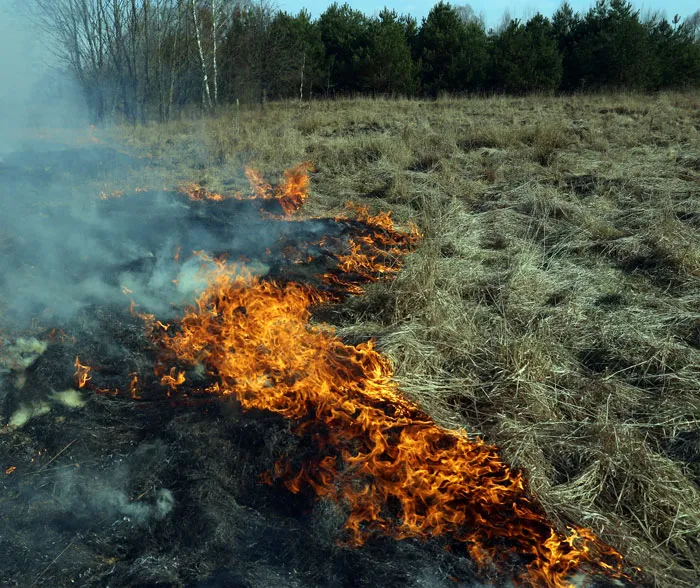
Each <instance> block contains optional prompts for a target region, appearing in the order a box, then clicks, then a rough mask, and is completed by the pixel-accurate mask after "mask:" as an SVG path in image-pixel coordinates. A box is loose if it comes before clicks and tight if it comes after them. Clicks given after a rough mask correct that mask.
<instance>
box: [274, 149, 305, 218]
mask: <svg viewBox="0 0 700 588" xmlns="http://www.w3.org/2000/svg"><path fill="white" fill-rule="evenodd" d="M312 170H313V166H312V165H311V162H310V161H309V162H305V163H302V164H299V165H297V166H296V167H293V168H291V169H288V170H286V171H285V172H284V177H283V178H282V183H281V184H280V185H279V186H278V187H277V192H276V194H275V197H276V198H277V199H278V200H279V203H280V205H281V206H282V210H284V213H285V214H286V215H287V216H290V215H291V214H293V213H294V212H295V211H297V210H298V209H299V208H300V207H301V205H302V204H304V202H306V200H307V199H308V197H309V174H308V172H309V171H312Z"/></svg>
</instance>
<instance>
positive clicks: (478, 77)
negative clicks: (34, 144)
mask: <svg viewBox="0 0 700 588" xmlns="http://www.w3.org/2000/svg"><path fill="white" fill-rule="evenodd" d="M32 7H33V13H32V14H33V17H34V19H35V21H36V22H37V23H39V24H40V25H41V26H42V27H43V29H44V30H45V31H47V32H49V33H50V35H51V37H52V46H53V48H54V50H55V51H56V53H57V55H58V56H59V57H60V58H61V60H62V61H63V62H64V64H65V65H66V66H67V67H68V69H69V70H70V72H71V73H72V74H73V75H74V76H75V78H76V79H77V81H78V83H79V85H80V88H81V89H82V91H83V94H84V96H85V99H86V102H87V104H88V106H89V108H90V111H91V115H92V118H93V119H94V120H95V121H101V120H104V119H107V118H112V117H115V116H117V117H123V118H125V119H126V120H128V121H130V122H137V121H142V122H145V121H147V120H150V119H159V120H168V119H169V118H170V117H171V116H172V115H173V113H175V112H178V111H179V110H180V109H182V107H184V106H188V105H197V106H198V107H200V108H201V109H204V110H207V109H210V108H213V107H216V106H217V105H221V104H230V103H235V102H237V101H242V102H260V103H264V102H265V101H267V100H271V99H279V98H287V99H288V98H296V99H298V100H301V101H304V100H310V99H313V98H317V97H336V96H343V95H354V94H372V95H388V96H400V95H401V96H436V95H438V94H440V93H444V92H448V93H495V92H499V93H508V94H526V93H530V92H575V91H582V90H583V91H595V90H600V89H630V90H642V91H654V90H659V89H665V88H681V87H698V86H700V10H699V11H697V12H695V13H694V14H693V15H692V16H690V17H688V18H686V19H685V20H682V19H681V18H680V17H678V16H676V17H674V18H673V19H671V20H668V19H667V18H666V17H664V16H662V15H660V14H658V13H654V14H649V15H647V16H642V15H641V14H640V11H638V10H635V9H634V8H633V7H632V5H631V3H630V2H628V1H627V0H597V1H596V3H595V5H594V6H592V7H591V8H590V9H589V10H588V11H587V12H586V13H585V14H581V13H578V12H574V11H573V9H572V8H571V6H570V5H569V4H568V3H566V2H565V3H564V4H562V5H561V6H560V7H559V9H558V10H557V11H556V12H555V13H554V15H552V17H551V18H548V17H546V16H543V15H541V14H536V15H535V16H533V17H532V18H530V19H528V20H527V21H521V20H518V19H511V18H509V17H508V16H507V15H506V16H504V18H503V21H502V23H501V24H500V25H499V26H498V27H496V28H493V29H488V30H487V28H486V26H485V23H484V20H483V18H481V17H479V16H478V15H476V14H475V13H474V11H473V10H472V9H471V8H470V7H469V6H468V5H467V6H453V5H451V4H449V3H446V2H442V1H440V2H438V3H437V4H435V5H434V6H433V8H432V9H431V10H430V13H429V14H428V16H427V17H426V18H424V19H423V20H422V22H421V23H420V24H419V23H418V22H417V20H416V19H415V18H413V17H412V16H410V15H399V14H397V13H396V12H395V11H393V10H389V9H386V8H385V9H384V10H382V11H381V12H379V14H378V15H375V16H367V15H365V14H363V13H362V12H360V11H358V10H354V9H352V8H351V7H350V6H349V5H348V4H342V5H340V4H337V3H335V4H332V5H331V6H329V7H328V8H327V9H326V11H325V12H324V13H323V14H321V15H320V16H319V17H318V18H316V19H313V18H312V17H311V15H310V14H309V12H308V11H306V10H302V11H300V12H299V13H298V14H296V15H293V14H289V13H287V12H283V11H279V10H276V9H275V7H274V6H273V5H272V4H271V3H270V2H269V0H33V3H32Z"/></svg>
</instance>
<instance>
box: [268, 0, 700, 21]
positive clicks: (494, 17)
mask: <svg viewBox="0 0 700 588" xmlns="http://www.w3.org/2000/svg"><path fill="white" fill-rule="evenodd" d="M343 1H344V0H339V4H342V3H343ZM331 3H332V2H330V1H329V0H304V1H299V0H277V5H278V7H279V8H280V9H281V10H285V11H287V12H291V13H292V14H296V13H297V12H299V10H301V9H302V8H306V9H307V10H308V11H309V12H311V15H312V16H314V17H318V16H319V15H320V14H321V13H322V12H323V11H324V10H325V9H326V8H327V7H328V5H329V4H331ZM435 3H436V2H434V1H433V0H379V3H377V2H372V1H371V0H348V4H349V5H350V6H351V7H352V8H354V9H356V10H360V11H362V12H364V13H365V14H367V15H372V14H374V13H375V12H378V11H379V10H381V9H382V8H383V7H384V6H388V7H389V8H393V9H394V10H396V12H398V13H402V14H405V13H408V14H411V15H412V16H415V17H416V18H417V19H418V22H419V23H420V20H421V18H423V17H425V16H427V14H428V12H429V11H430V9H431V7H432V6H433V5H434V4H435ZM452 4H454V5H462V4H470V5H471V7H472V8H473V9H474V11H475V12H476V13H477V14H481V13H483V15H484V16H485V18H486V25H487V27H491V26H496V25H497V24H498V23H499V22H500V20H501V17H502V15H503V13H504V12H505V10H506V9H508V11H509V12H510V14H511V16H512V17H513V18H520V19H526V18H528V17H529V16H531V15H533V14H536V13H537V12H540V13H541V14H543V15H544V16H552V14H554V12H555V11H556V9H557V8H558V7H559V5H560V4H561V1H560V0H540V1H539V2H533V1H532V0H489V1H488V2H487V1H484V0H481V1H478V0H474V1H473V2H461V1H455V2H452ZM569 4H571V6H572V7H573V8H574V10H576V11H578V12H581V13H585V12H587V11H588V9H589V8H590V7H591V6H592V5H593V4H594V0H570V1H569ZM632 5H633V6H634V7H635V8H637V9H641V11H642V14H644V13H645V12H646V11H647V10H651V11H663V12H665V14H666V16H667V17H668V18H669V19H671V18H673V15H674V14H679V15H681V17H683V18H685V17H687V16H690V15H691V14H692V13H693V12H695V11H696V10H698V9H700V0H673V1H672V2H664V0H645V1H644V2H637V1H633V2H632Z"/></svg>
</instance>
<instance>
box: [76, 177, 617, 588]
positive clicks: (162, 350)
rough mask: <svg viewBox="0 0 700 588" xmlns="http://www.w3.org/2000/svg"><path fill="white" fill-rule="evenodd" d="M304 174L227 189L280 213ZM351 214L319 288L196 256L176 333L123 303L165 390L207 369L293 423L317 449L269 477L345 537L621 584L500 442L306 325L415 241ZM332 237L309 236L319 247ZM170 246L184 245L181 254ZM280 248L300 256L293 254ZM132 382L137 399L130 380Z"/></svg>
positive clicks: (526, 575)
mask: <svg viewBox="0 0 700 588" xmlns="http://www.w3.org/2000/svg"><path fill="white" fill-rule="evenodd" d="M309 169H310V166H309V164H302V165H301V166H298V167H296V168H294V169H292V170H289V171H288V172H286V173H285V174H284V178H283V181H282V182H281V184H280V185H279V186H278V187H277V188H273V187H272V186H271V185H270V184H268V183H267V182H266V181H265V180H264V179H263V178H262V176H261V175H260V174H259V172H257V171H256V170H254V169H252V168H247V169H246V175H247V176H248V179H249V181H250V185H251V192H252V194H251V195H250V196H247V197H243V196H240V195H234V196H230V197H232V198H241V199H243V198H247V199H263V200H269V199H272V198H275V199H277V200H278V201H279V203H280V205H281V207H282V209H283V211H284V213H285V214H286V215H290V214H292V213H293V212H294V211H295V210H297V209H298V208H299V206H301V204H303V202H304V201H305V200H306V198H307V197H308V183H309V182H308V170H309ZM181 190H183V188H181ZM185 193H186V194H188V195H189V196H190V198H192V199H193V200H204V199H209V200H221V199H223V198H225V197H224V196H222V195H219V194H216V193H211V192H207V191H206V190H205V189H204V188H201V187H198V186H196V185H189V187H188V188H187V189H186V191H185ZM348 212H349V213H352V214H353V216H354V217H355V219H356V220H355V221H349V220H347V218H346V217H341V218H340V219H339V220H343V221H344V222H347V223H356V227H355V228H356V229H357V231H356V233H357V234H356V235H355V236H354V237H353V238H351V239H349V240H347V241H346V242H342V243H340V242H339V241H337V242H336V243H335V245H338V244H340V246H343V247H345V249H344V253H341V254H337V253H333V255H335V260H336V262H337V266H336V268H335V269H334V270H332V271H329V272H327V273H325V274H324V275H323V276H321V279H322V283H321V285H319V287H318V288H315V287H312V286H309V285H305V284H300V283H296V282H276V281H272V280H262V279H260V278H258V277H254V276H252V275H251V274H250V273H248V272H246V271H245V268H241V267H239V266H235V265H228V264H227V263H226V262H225V261H223V260H222V259H218V260H216V259H214V260H212V259H210V258H208V257H206V254H205V253H204V252H194V254H195V255H201V256H202V258H203V259H204V260H205V261H209V262H212V263H209V264H208V265H209V267H211V266H213V268H214V269H213V270H211V273H210V275H209V281H208V283H209V285H208V287H207V289H206V290H205V291H204V292H203V293H202V294H201V295H200V297H199V298H198V299H197V301H196V302H195V304H194V305H193V306H192V307H190V308H188V309H187V310H186V312H185V315H184V316H183V318H182V319H181V320H179V321H178V322H177V323H176V324H174V325H173V327H172V328H170V326H171V325H165V324H163V323H160V322H159V321H156V320H155V317H154V316H153V315H149V314H139V313H137V312H136V310H135V305H134V304H133V303H132V307H131V312H132V313H133V314H135V315H136V316H139V317H141V318H142V319H143V320H144V321H145V322H146V324H147V327H148V331H149V333H150V334H151V336H152V337H153V339H154V341H155V343H156V346H157V348H158V351H159V354H160V355H159V359H158V361H157V362H156V366H155V371H156V376H157V377H158V378H159V379H160V383H161V384H162V385H163V386H165V387H167V388H168V395H171V394H174V393H175V392H176V391H178V390H182V389H183V388H184V385H185V383H187V387H188V390H192V389H194V388H193V385H192V380H191V379H188V377H187V371H188V370H193V371H197V372H198V371H199V370H200V369H202V368H203V369H204V370H205V371H206V372H207V374H208V375H209V377H210V378H211V379H210V382H211V383H210V384H208V385H206V387H204V388H203V389H201V390H199V392H201V393H211V394H218V395H222V396H228V395H232V396H235V397H236V398H237V400H238V401H239V402H240V404H241V406H242V407H243V409H244V410H249V409H258V410H266V411H270V412H273V413H276V414H278V415H281V416H283V417H285V418H287V419H290V420H291V421H293V422H294V427H295V431H296V433H297V434H299V435H305V436H307V437H308V438H309V439H310V440H311V441H312V442H313V443H315V446H316V450H317V451H316V457H315V458H314V459H312V460H309V461H306V462H304V463H302V464H301V465H300V466H298V467H293V466H292V465H291V464H287V463H283V462H278V463H277V464H276V466H275V470H274V473H273V474H271V475H268V481H270V482H273V481H274V480H275V479H277V480H279V481H281V483H282V484H284V486H285V487H286V488H287V489H288V490H289V491H291V492H294V493H297V492H300V491H302V490H303V489H305V488H309V489H312V490H313V491H314V492H315V493H316V494H317V495H318V496H321V497H326V498H328V499H330V500H334V501H336V502H337V503H338V504H340V505H342V506H343V507H344V508H345V509H346V511H347V520H346V522H345V529H346V531H347V543H348V544H349V545H352V546H360V545H362V544H364V543H365V542H366V541H367V540H368V539H369V538H370V537H371V536H372V535H374V534H378V533H379V534H385V535H389V536H391V537H394V538H396V539H406V538H414V539H427V538H429V537H434V536H445V537H448V538H451V539H452V540H453V547H460V548H462V549H464V550H465V551H466V552H467V553H468V554H469V555H470V557H471V558H472V559H473V560H475V561H477V562H479V563H483V564H486V563H490V562H496V563H499V564H502V566H501V569H510V568H511V567H512V566H514V565H515V566H520V568H519V569H520V570H521V573H520V575H519V577H518V578H517V581H518V582H525V583H528V584H531V585H535V586H547V587H552V588H554V587H556V588H568V587H569V586H572V584H571V583H570V582H569V578H570V577H571V576H572V574H573V573H574V572H576V571H578V570H581V569H582V568H585V569H587V570H589V571H592V572H593V573H596V574H605V575H608V576H617V577H623V576H624V574H623V562H622V558H621V556H620V555H619V554H618V553H617V552H616V551H615V550H614V549H612V548H610V547H609V546H607V545H605V544H604V543H602V542H601V541H600V540H599V539H598V538H597V537H596V536H595V535H594V534H593V533H592V532H591V531H590V530H588V529H584V528H578V527H576V528H574V527H571V528H569V529H568V530H567V531H566V532H564V531H562V530H560V529H557V528H556V527H555V526H554V525H553V524H552V523H550V522H549V520H548V519H547V517H546V515H545V513H544V511H543V509H542V508H541V507H540V506H539V505H538V504H537V502H536V501H535V500H534V499H533V497H532V495H531V494H530V493H529V491H528V489H527V485H526V482H525V479H524V477H523V474H522V473H521V472H519V471H516V470H512V469H511V468H509V467H508V466H507V465H506V464H505V463H503V461H502V459H501V457H500V455H499V453H498V451H497V449H496V447H494V446H492V445H489V444H487V443H486V442H485V441H483V440H482V439H480V438H471V437H470V436H469V435H467V433H466V432H465V431H454V430H448V429H444V428H442V427H440V426H438V425H437V424H436V423H435V422H434V421H433V420H432V419H431V418H430V417H429V416H428V415H427V414H426V413H424V412H423V411H422V410H421V409H420V407H419V406H417V405H416V404H415V403H413V402H412V401H410V400H409V399H407V398H406V397H405V396H404V395H403V394H402V393H401V391H400V390H399V388H398V385H397V383H396V382H395V380H394V372H393V368H392V365H391V363H390V361H389V360H388V359H387V358H386V357H385V356H383V355H382V354H381V353H380V352H379V351H378V349H377V347H376V344H375V342H374V341H371V340H370V341H367V342H365V343H360V344H358V345H348V344H346V343H344V342H343V341H342V340H341V339H340V338H339V337H338V336H337V334H336V333H335V331H334V329H333V328H332V327H330V326H328V325H319V324H314V323H312V321H311V308H312V307H313V306H315V305H318V304H321V303H327V302H331V301H337V300H338V299H339V298H341V297H342V296H344V295H346V294H348V293H349V294H359V293H361V292H362V287H361V285H360V283H365V282H368V281H376V280H378V279H380V278H386V277H390V276H392V275H395V274H396V273H397V272H398V270H399V268H400V264H401V259H402V257H403V256H404V255H405V254H406V253H407V252H408V251H410V250H411V248H412V247H413V246H414V245H415V243H416V242H417V241H418V239H419V238H420V236H421V235H420V233H419V231H418V229H417V228H416V227H415V226H411V227H409V229H408V230H407V231H404V232H402V231H398V230H397V229H396V227H395V225H394V222H393V220H392V218H391V215H390V213H380V214H377V215H374V216H373V215H371V214H370V213H369V211H368V209H367V208H364V207H358V206H354V205H351V206H350V207H349V208H348ZM353 226H355V225H353ZM330 240H331V238H330V237H329V238H326V237H324V238H322V239H321V240H320V241H319V242H318V243H315V244H313V245H315V246H318V247H321V248H325V247H327V246H329V245H330V243H329V241H330ZM302 249H303V248H302ZM325 253H326V251H325V250H324V255H325ZM178 255H179V249H178V250H177V251H176V253H175V259H176V260H177V259H178ZM290 256H292V258H293V260H296V259H299V260H304V259H306V260H307V262H308V261H309V259H310V255H309V254H308V252H305V251H300V250H296V249H295V250H294V251H292V252H290ZM324 288H325V289H324ZM75 367H76V372H75V377H76V380H77V381H78V385H79V387H81V388H82V387H83V386H85V385H86V383H87V382H88V380H89V379H90V376H89V371H90V368H89V367H87V366H84V365H82V364H80V362H79V358H78V357H76V360H75ZM131 376H132V379H131V384H130V390H131V393H132V396H134V397H136V396H137V394H138V376H137V375H136V374H135V373H133V374H131ZM195 380H196V378H195Z"/></svg>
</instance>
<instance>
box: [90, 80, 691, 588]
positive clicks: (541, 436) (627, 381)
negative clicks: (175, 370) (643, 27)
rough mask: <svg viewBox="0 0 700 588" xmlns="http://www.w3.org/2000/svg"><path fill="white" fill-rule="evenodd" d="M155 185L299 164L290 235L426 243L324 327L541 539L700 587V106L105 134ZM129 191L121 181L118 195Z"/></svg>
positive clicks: (636, 105) (603, 102)
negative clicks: (467, 441)
mask: <svg viewBox="0 0 700 588" xmlns="http://www.w3.org/2000/svg"><path fill="white" fill-rule="evenodd" d="M101 136H102V138H103V139H105V140H118V141H119V142H121V143H122V144H123V145H125V146H126V148H127V149H128V150H129V151H130V152H131V151H133V152H135V153H138V154H141V155H147V154H148V156H149V157H150V158H151V161H152V162H153V164H152V168H153V169H152V171H151V173H152V177H151V178H150V179H149V181H150V182H152V183H153V184H155V185H156V186H157V185H158V184H161V183H162V184H165V185H168V186H174V185H177V183H178V182H179V181H196V182H199V183H201V184H203V185H205V186H206V187H207V188H208V189H210V190H216V191H223V192H227V191H231V190H233V189H235V188H236V187H238V186H239V185H245V178H244V176H243V174H242V173H241V170H242V166H243V164H247V163H251V162H252V163H253V164H255V165H256V166H257V167H259V168H260V169H261V170H262V171H263V172H264V173H265V175H266V176H267V177H268V178H269V179H271V180H276V179H277V178H278V177H279V175H280V174H281V172H282V170H283V169H285V168H287V167H290V166H292V165H294V164H296V163H299V162H301V161H305V160H311V161H312V162H313V165H314V166H315V169H316V171H315V173H314V174H313V176H312V196H311V198H310V200H309V202H308V203H307V204H306V205H305V206H304V208H303V209H302V214H311V215H313V214H329V213H331V214H332V213H333V212H335V211H339V210H340V209H342V207H343V205H344V203H345V202H347V201H354V202H359V203H363V204H367V205H369V206H370V207H371V209H373V210H391V211H393V215H394V217H395V218H396V219H397V220H398V221H407V220H412V221H414V222H416V223H417V224H418V226H419V227H420V230H421V231H422V232H423V234H424V238H423V240H422V242H421V244H420V246H419V248H418V250H417V251H416V252H415V253H414V254H413V255H411V256H410V257H409V258H408V259H407V260H406V263H405V266H404V268H403V270H402V272H401V273H400V274H399V276H398V278H397V279H396V280H394V281H392V282H386V283H377V284H374V285H372V286H371V287H369V288H368V294H367V296H365V297H363V298H357V299H352V300H351V301H350V302H349V303H348V304H346V305H344V306H343V307H342V308H338V309H336V310H335V311H334V312H335V314H334V315H333V316H332V317H331V318H332V320H333V322H335V324H336V326H337V327H338V328H339V332H340V333H341V335H342V336H343V337H345V338H346V339H347V340H349V341H357V340H362V339H364V338H368V337H374V338H376V339H377V341H378V344H379V346H380V348H381V350H382V351H384V352H385V353H386V354H387V355H388V356H389V357H390V358H391V360H392V361H393V363H394V366H395V369H396V373H397V377H398V378H399V380H400V383H401V386H402V388H403V390H404V391H405V392H406V394H407V395H409V396H410V397H411V398H413V399H414V400H416V401H417V402H418V403H419V404H420V405H421V406H422V407H423V408H424V409H425V410H426V411H427V412H428V413H430V414H431V415H432V416H433V417H434V418H435V419H436V420H437V421H438V422H439V423H441V424H442V425H444V426H446V427H455V428H457V427H463V428H464V429H466V431H467V432H468V433H470V434H479V435H481V436H483V437H484V438H485V439H486V440H487V441H489V442H491V443H493V444H495V445H497V446H498V447H499V448H501V450H502V453H503V456H504V459H505V460H506V461H507V462H508V463H509V464H511V465H512V466H514V467H518V468H523V469H524V470H525V471H526V473H527V477H528V478H529V480H530V485H531V490H532V492H533V493H534V494H535V495H536V496H537V497H538V498H539V500H540V501H541V503H542V504H543V505H544V508H545V509H546V511H547V512H548V513H549V515H550V516H551V517H552V519H553V520H555V521H557V523H558V524H561V525H562V526H563V525H566V524H567V523H575V524H578V525H582V526H587V527H590V528H592V529H593V530H594V531H595V532H596V533H598V534H599V535H600V536H601V537H602V538H603V539H604V540H605V541H607V542H608V543H609V544H611V545H613V546H614V547H616V548H617V549H618V550H619V551H620V552H621V553H622V554H623V555H624V556H625V558H626V560H627V561H628V562H629V564H630V565H631V566H639V567H640V568H641V569H642V573H641V575H640V579H641V580H643V581H648V582H649V583H650V584H652V585H656V586H662V587H668V588H671V587H681V586H685V587H692V586H698V585H700V288H699V286H700V99H699V98H697V97H692V96H689V95H684V94H664V95H660V96H638V95H605V96H596V97H588V96H574V97H565V98H553V97H529V98H523V99H516V98H504V97H495V98H483V99H481V98H479V99H440V100H437V101H434V102H421V101H383V100H369V99H356V100H348V101H338V102H314V103H311V104H305V105H304V106H303V107H300V106H299V105H298V104H295V103H280V104H270V105H267V106H266V107H265V108H264V109H262V110H261V109H252V110H246V109H241V110H240V111H237V110H235V109H233V110H225V111H221V112H220V113H218V114H217V115H216V116H214V117H208V118H202V119H191V120H182V121H175V122H171V123H169V124H164V125H152V126H147V127H136V128H127V127H119V128H115V129H111V130H109V131H103V132H101ZM143 181H144V180H143V177H134V178H125V179H124V183H123V184H122V185H120V186H114V187H111V186H105V187H104V188H105V190H106V191H109V190H110V189H111V188H113V189H116V188H118V189H122V190H124V189H130V188H132V189H133V188H134V187H135V186H137V185H138V184H139V183H143Z"/></svg>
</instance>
